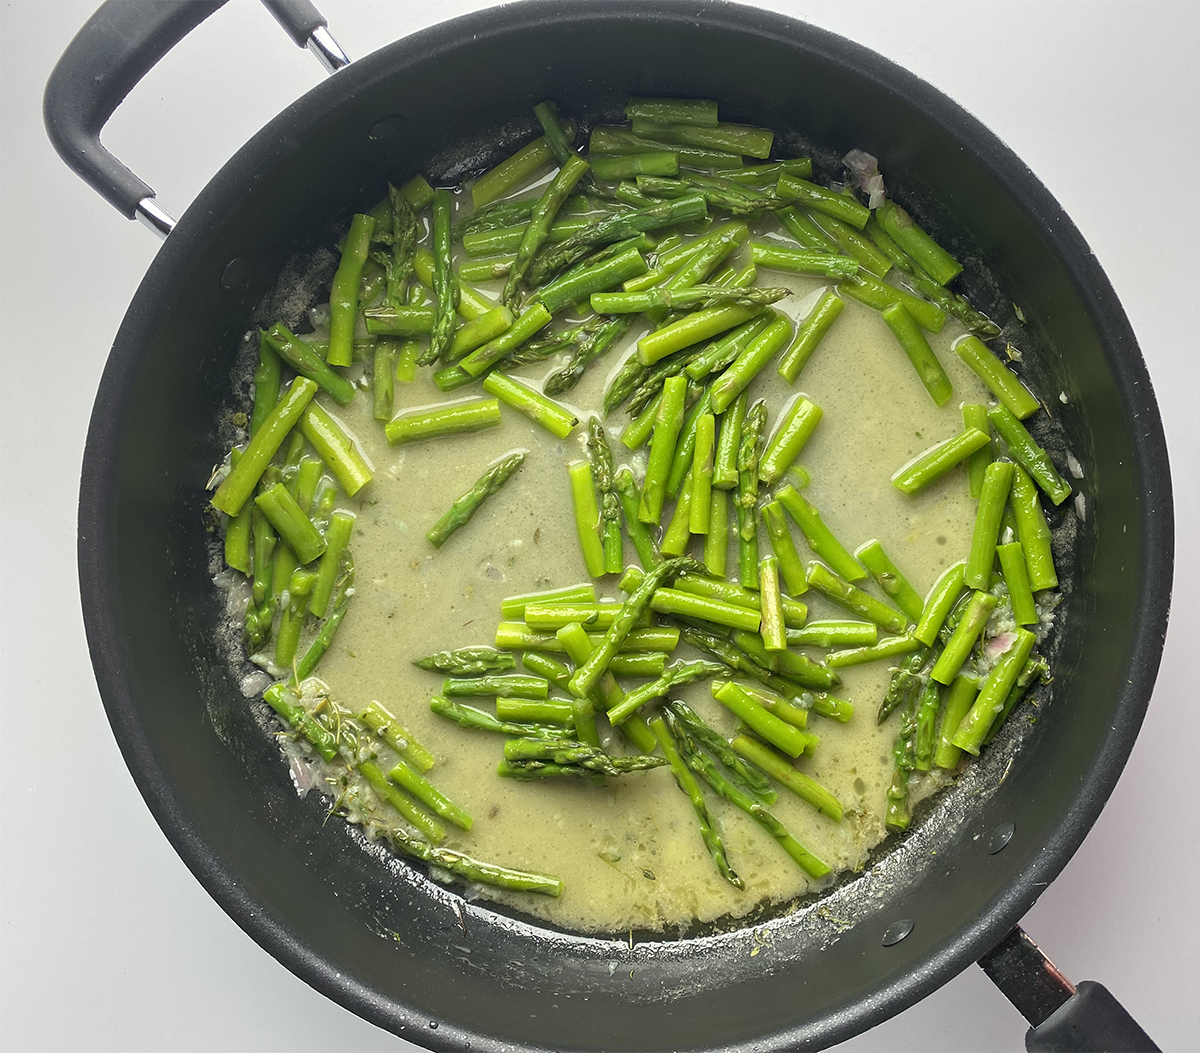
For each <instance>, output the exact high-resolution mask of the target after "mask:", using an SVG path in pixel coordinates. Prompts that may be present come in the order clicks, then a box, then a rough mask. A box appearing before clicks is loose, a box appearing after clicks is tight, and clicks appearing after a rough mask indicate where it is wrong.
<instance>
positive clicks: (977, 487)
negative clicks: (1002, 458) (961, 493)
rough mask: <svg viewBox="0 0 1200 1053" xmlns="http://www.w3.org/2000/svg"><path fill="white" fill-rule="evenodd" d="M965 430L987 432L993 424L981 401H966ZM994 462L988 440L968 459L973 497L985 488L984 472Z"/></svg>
mask: <svg viewBox="0 0 1200 1053" xmlns="http://www.w3.org/2000/svg"><path fill="white" fill-rule="evenodd" d="M962 415H963V430H964V431H966V430H968V429H970V428H976V429H978V430H979V431H982V432H985V433H986V432H987V431H988V429H989V428H990V427H991V425H990V424H989V423H988V416H987V407H986V406H983V405H980V404H979V403H971V402H964V403H963V408H962ZM991 463H992V443H991V440H990V439H989V440H988V442H987V443H986V444H985V445H983V446H981V447H980V448H979V449H978V450H976V451H975V452H974V453H973V454H971V456H970V458H968V460H967V492H968V493H969V494H970V495H971V496H972V497H978V496H979V493H980V491H981V490H982V489H983V473H984V472H986V471H987V466H988V465H989V464H991Z"/></svg>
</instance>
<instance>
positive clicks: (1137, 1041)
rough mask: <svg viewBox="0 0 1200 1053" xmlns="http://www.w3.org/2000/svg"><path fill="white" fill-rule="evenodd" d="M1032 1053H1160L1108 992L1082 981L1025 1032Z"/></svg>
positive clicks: (1093, 983) (1091, 982)
mask: <svg viewBox="0 0 1200 1053" xmlns="http://www.w3.org/2000/svg"><path fill="white" fill-rule="evenodd" d="M1025 1048H1026V1049H1027V1050H1029V1053H1094V1051H1096V1050H1103V1051H1104V1053H1158V1046H1156V1045H1155V1044H1154V1042H1153V1040H1152V1039H1151V1038H1150V1036H1149V1035H1147V1034H1146V1032H1145V1031H1143V1030H1142V1029H1141V1028H1140V1027H1139V1026H1138V1023H1137V1021H1136V1020H1134V1019H1133V1017H1131V1016H1130V1015H1129V1013H1128V1012H1127V1011H1126V1010H1125V1007H1124V1006H1123V1005H1121V1003H1120V1002H1118V1001H1117V1000H1116V999H1115V998H1114V997H1113V996H1112V994H1111V993H1110V992H1109V990H1108V988H1107V987H1105V986H1104V985H1103V984H1099V983H1096V982H1095V981H1094V980H1083V981H1081V982H1080V984H1079V985H1078V986H1077V987H1076V988H1075V993H1074V994H1073V995H1072V996H1071V997H1070V998H1068V999H1067V1000H1066V1001H1065V1002H1063V1004H1062V1005H1060V1006H1059V1007H1058V1008H1057V1009H1056V1010H1055V1011H1054V1012H1053V1013H1051V1014H1050V1016H1048V1017H1047V1018H1046V1019H1045V1020H1044V1021H1042V1023H1040V1024H1039V1025H1038V1026H1037V1027H1031V1028H1030V1029H1029V1030H1028V1031H1026V1032H1025Z"/></svg>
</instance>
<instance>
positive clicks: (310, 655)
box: [294, 600, 349, 684]
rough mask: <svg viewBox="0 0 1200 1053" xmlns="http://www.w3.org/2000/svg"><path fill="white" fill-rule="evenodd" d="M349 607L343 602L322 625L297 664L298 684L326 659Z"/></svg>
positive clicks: (347, 603) (296, 676)
mask: <svg viewBox="0 0 1200 1053" xmlns="http://www.w3.org/2000/svg"><path fill="white" fill-rule="evenodd" d="M347 607H349V601H346V600H343V601H342V602H341V603H339V604H338V606H337V607H336V608H335V609H334V611H333V613H332V614H331V615H330V616H329V617H328V618H326V619H325V620H324V621H323V622H322V623H321V628H320V629H318V630H317V633H316V635H315V636H314V637H313V639H312V643H310V644H309V645H308V650H307V651H305V652H304V656H303V657H302V658H301V659H300V661H299V662H297V663H296V671H295V677H294V679H295V682H296V683H297V684H298V683H301V682H302V681H304V680H306V679H307V678H308V677H310V676H312V673H313V670H314V669H316V668H317V663H318V662H320V661H321V659H322V658H324V657H325V652H326V651H328V650H329V646H330V644H332V643H333V638H334V636H336V635H337V631H338V629H339V628H340V627H341V624H342V619H343V618H345V617H346V609H347Z"/></svg>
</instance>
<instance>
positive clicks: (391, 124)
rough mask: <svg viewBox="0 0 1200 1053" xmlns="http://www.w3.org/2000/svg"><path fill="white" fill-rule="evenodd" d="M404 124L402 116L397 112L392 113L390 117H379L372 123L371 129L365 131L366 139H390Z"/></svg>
mask: <svg viewBox="0 0 1200 1053" xmlns="http://www.w3.org/2000/svg"><path fill="white" fill-rule="evenodd" d="M403 125H404V118H403V117H401V116H400V115H399V114H392V116H390V117H381V118H380V119H379V120H377V121H376V122H375V123H374V124H373V125H371V130H370V131H369V132H367V138H368V139H390V138H391V137H392V136H393V135H395V134H396V133H397V132H398V131H400V129H401V127H402V126H403Z"/></svg>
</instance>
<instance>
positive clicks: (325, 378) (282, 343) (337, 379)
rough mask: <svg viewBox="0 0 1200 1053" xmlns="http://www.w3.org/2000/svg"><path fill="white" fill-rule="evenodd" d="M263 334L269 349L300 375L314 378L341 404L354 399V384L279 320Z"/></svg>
mask: <svg viewBox="0 0 1200 1053" xmlns="http://www.w3.org/2000/svg"><path fill="white" fill-rule="evenodd" d="M265 337H266V340H267V343H268V344H269V345H270V346H271V348H272V350H274V351H275V353H276V354H278V355H279V357H280V358H281V359H283V361H285V362H286V363H287V364H288V365H289V366H291V367H292V369H294V370H295V371H296V372H297V373H299V374H300V375H301V376H305V377H308V378H309V379H310V380H315V381H316V382H317V384H318V385H319V386H320V387H321V389H322V390H324V391H327V392H328V393H329V394H330V396H331V397H332V398H334V399H335V400H336V401H337V402H339V403H341V405H343V406H344V405H346V404H347V403H348V402H349V401H350V400H351V399H352V398H354V385H353V384H351V383H350V381H348V380H347V379H346V378H345V377H343V376H342V375H341V374H340V373H335V372H334V371H333V369H331V368H330V367H329V365H328V364H327V363H326V362H325V360H324V359H322V358H321V356H320V355H318V354H317V353H316V352H315V351H313V350H312V348H310V347H309V346H308V345H307V344H305V343H304V342H303V341H301V340H298V339H296V337H295V336H293V335H292V333H291V332H290V331H289V330H288V328H287V326H285V325H283V324H282V323H281V322H276V323H275V324H274V325H273V326H271V328H270V329H268V330H266V332H265Z"/></svg>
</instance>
